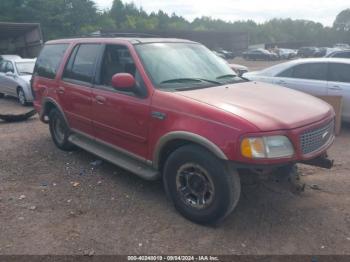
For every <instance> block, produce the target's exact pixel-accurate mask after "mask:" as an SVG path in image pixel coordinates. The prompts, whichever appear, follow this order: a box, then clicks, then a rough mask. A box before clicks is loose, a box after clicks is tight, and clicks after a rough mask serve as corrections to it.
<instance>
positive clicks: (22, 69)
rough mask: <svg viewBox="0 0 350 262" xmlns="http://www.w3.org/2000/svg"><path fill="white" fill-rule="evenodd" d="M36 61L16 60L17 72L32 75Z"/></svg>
mask: <svg viewBox="0 0 350 262" xmlns="http://www.w3.org/2000/svg"><path fill="white" fill-rule="evenodd" d="M34 66H35V62H16V68H17V72H18V74H20V75H32V74H33V71H34Z"/></svg>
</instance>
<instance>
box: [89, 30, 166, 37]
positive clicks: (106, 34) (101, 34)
mask: <svg viewBox="0 0 350 262" xmlns="http://www.w3.org/2000/svg"><path fill="white" fill-rule="evenodd" d="M84 37H140V38H147V37H149V38H151V37H160V36H159V35H153V34H146V33H118V32H111V33H109V32H101V31H96V32H93V33H91V34H89V35H84Z"/></svg>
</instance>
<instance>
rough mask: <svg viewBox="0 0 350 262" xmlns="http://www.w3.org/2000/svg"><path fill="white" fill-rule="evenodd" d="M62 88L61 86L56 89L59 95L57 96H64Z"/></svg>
mask: <svg viewBox="0 0 350 262" xmlns="http://www.w3.org/2000/svg"><path fill="white" fill-rule="evenodd" d="M64 91H65V90H64V87H62V86H60V87H59V88H58V89H57V93H59V94H61V95H62V94H64Z"/></svg>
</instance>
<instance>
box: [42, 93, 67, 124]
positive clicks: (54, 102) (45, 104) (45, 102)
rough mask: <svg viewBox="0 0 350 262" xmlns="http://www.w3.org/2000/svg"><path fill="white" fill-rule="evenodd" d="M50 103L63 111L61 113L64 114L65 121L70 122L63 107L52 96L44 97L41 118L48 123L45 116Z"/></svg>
mask: <svg viewBox="0 0 350 262" xmlns="http://www.w3.org/2000/svg"><path fill="white" fill-rule="evenodd" d="M49 103H51V104H53V105H54V106H55V107H56V108H57V109H58V110H59V111H60V112H61V114H62V116H63V118H64V121H66V123H67V124H68V120H67V118H66V115H65V113H64V111H63V109H62V107H61V106H60V105H59V104H58V103H57V102H56V101H55V100H54V99H52V98H50V97H46V98H44V99H43V102H42V107H41V108H42V109H41V112H40V120H41V121H43V122H45V123H47V121H46V120H45V119H44V117H45V115H46V114H45V113H46V110H47V105H48V104H49Z"/></svg>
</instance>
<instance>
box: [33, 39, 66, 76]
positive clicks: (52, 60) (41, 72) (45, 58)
mask: <svg viewBox="0 0 350 262" xmlns="http://www.w3.org/2000/svg"><path fill="white" fill-rule="evenodd" d="M68 46H69V44H49V45H45V46H44V48H43V49H42V50H41V52H40V55H39V57H38V59H37V61H36V64H35V69H34V74H35V75H38V76H41V77H45V78H50V79H54V78H55V77H56V74H57V70H58V68H59V66H60V63H61V60H62V58H63V55H64V53H65V52H66V50H67V48H68Z"/></svg>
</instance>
